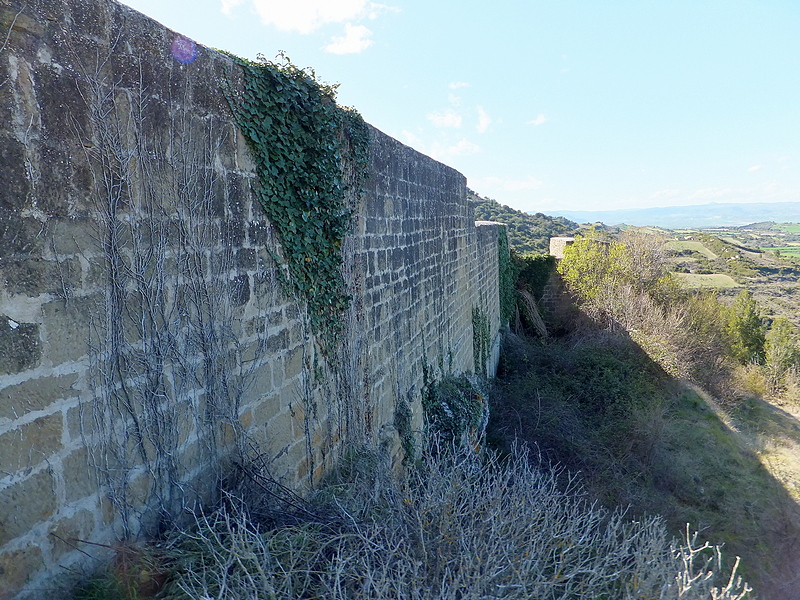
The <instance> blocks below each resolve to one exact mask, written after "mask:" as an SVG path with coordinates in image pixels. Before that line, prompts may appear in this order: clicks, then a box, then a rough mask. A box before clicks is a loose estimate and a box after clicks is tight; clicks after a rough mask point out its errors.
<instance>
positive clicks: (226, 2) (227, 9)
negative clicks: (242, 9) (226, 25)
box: [222, 0, 244, 15]
mask: <svg viewBox="0 0 800 600" xmlns="http://www.w3.org/2000/svg"><path fill="white" fill-rule="evenodd" d="M242 2H244V0H222V13H223V14H226V15H230V14H231V11H233V9H234V7H236V6H239V5H240V4H241V3H242Z"/></svg>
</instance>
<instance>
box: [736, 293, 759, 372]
mask: <svg viewBox="0 0 800 600" xmlns="http://www.w3.org/2000/svg"><path fill="white" fill-rule="evenodd" d="M727 332H728V335H729V337H730V340H731V351H732V353H733V356H734V358H736V360H738V361H739V362H740V363H742V364H747V363H753V362H754V363H758V364H763V363H764V359H765V355H764V344H765V342H766V335H765V329H764V324H763V323H762V321H761V313H760V311H759V308H758V304H756V301H755V300H754V299H753V296H752V295H751V294H750V292H749V291H747V290H742V292H741V293H740V294H739V295H738V296H737V297H736V300H734V302H733V306H732V307H731V311H730V316H729V318H728V327H727Z"/></svg>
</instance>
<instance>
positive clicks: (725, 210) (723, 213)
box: [548, 202, 800, 229]
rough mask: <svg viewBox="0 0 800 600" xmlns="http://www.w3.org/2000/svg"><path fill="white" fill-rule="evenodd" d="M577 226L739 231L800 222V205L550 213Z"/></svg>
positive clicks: (689, 207) (731, 205) (777, 204)
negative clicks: (757, 225) (772, 223)
mask: <svg viewBox="0 0 800 600" xmlns="http://www.w3.org/2000/svg"><path fill="white" fill-rule="evenodd" d="M548 212H549V213H550V214H551V215H557V216H561V217H566V218H567V219H570V220H571V221H576V222H578V223H596V222H598V221H599V222H602V223H605V224H606V225H620V224H623V223H624V224H626V225H637V226H645V225H652V226H656V227H664V228H666V229H680V228H683V227H697V228H701V227H738V226H741V225H748V224H750V223H757V222H760V221H775V222H778V223H796V222H800V202H769V203H767V202H765V203H748V204H732V203H731V204H718V203H715V202H714V203H711V204H698V205H694V206H667V207H663V208H636V209H622V210H599V211H571V210H563V211H548Z"/></svg>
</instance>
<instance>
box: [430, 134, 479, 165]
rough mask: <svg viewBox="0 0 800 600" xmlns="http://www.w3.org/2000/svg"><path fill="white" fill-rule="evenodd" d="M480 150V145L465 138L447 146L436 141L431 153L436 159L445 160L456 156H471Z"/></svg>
mask: <svg viewBox="0 0 800 600" xmlns="http://www.w3.org/2000/svg"><path fill="white" fill-rule="evenodd" d="M480 151H481V147H480V146H478V145H477V144H474V143H472V142H470V141H469V140H468V139H466V138H464V139H461V140H459V141H458V142H456V143H455V144H451V145H449V146H445V145H443V144H440V143H438V142H436V143H434V144H433V146H431V150H430V155H431V156H432V157H433V158H435V159H436V160H441V161H445V160H447V159H449V158H453V157H454V156H470V155H471V154H477V153H478V152H480Z"/></svg>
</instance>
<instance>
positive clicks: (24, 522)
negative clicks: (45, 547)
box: [0, 469, 56, 548]
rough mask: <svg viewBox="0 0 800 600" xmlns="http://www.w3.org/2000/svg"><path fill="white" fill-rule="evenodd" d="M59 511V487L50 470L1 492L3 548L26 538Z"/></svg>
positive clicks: (1, 545)
mask: <svg viewBox="0 0 800 600" xmlns="http://www.w3.org/2000/svg"><path fill="white" fill-rule="evenodd" d="M55 510H56V492H55V483H54V481H53V476H52V474H51V473H50V470H49V469H44V470H42V471H39V472H38V473H36V474H35V475H32V476H31V477H29V478H28V479H25V480H23V481H20V482H18V483H15V484H13V485H11V486H9V487H7V488H5V489H3V490H0V548H2V547H3V546H4V545H5V544H6V543H8V542H9V541H11V540H13V539H15V538H17V537H19V536H22V535H25V534H26V533H27V532H28V531H29V530H30V529H31V528H32V527H33V526H34V525H36V524H37V523H39V522H41V521H44V520H45V519H47V518H49V517H50V516H51V515H52V514H53V513H54V512H55Z"/></svg>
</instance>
